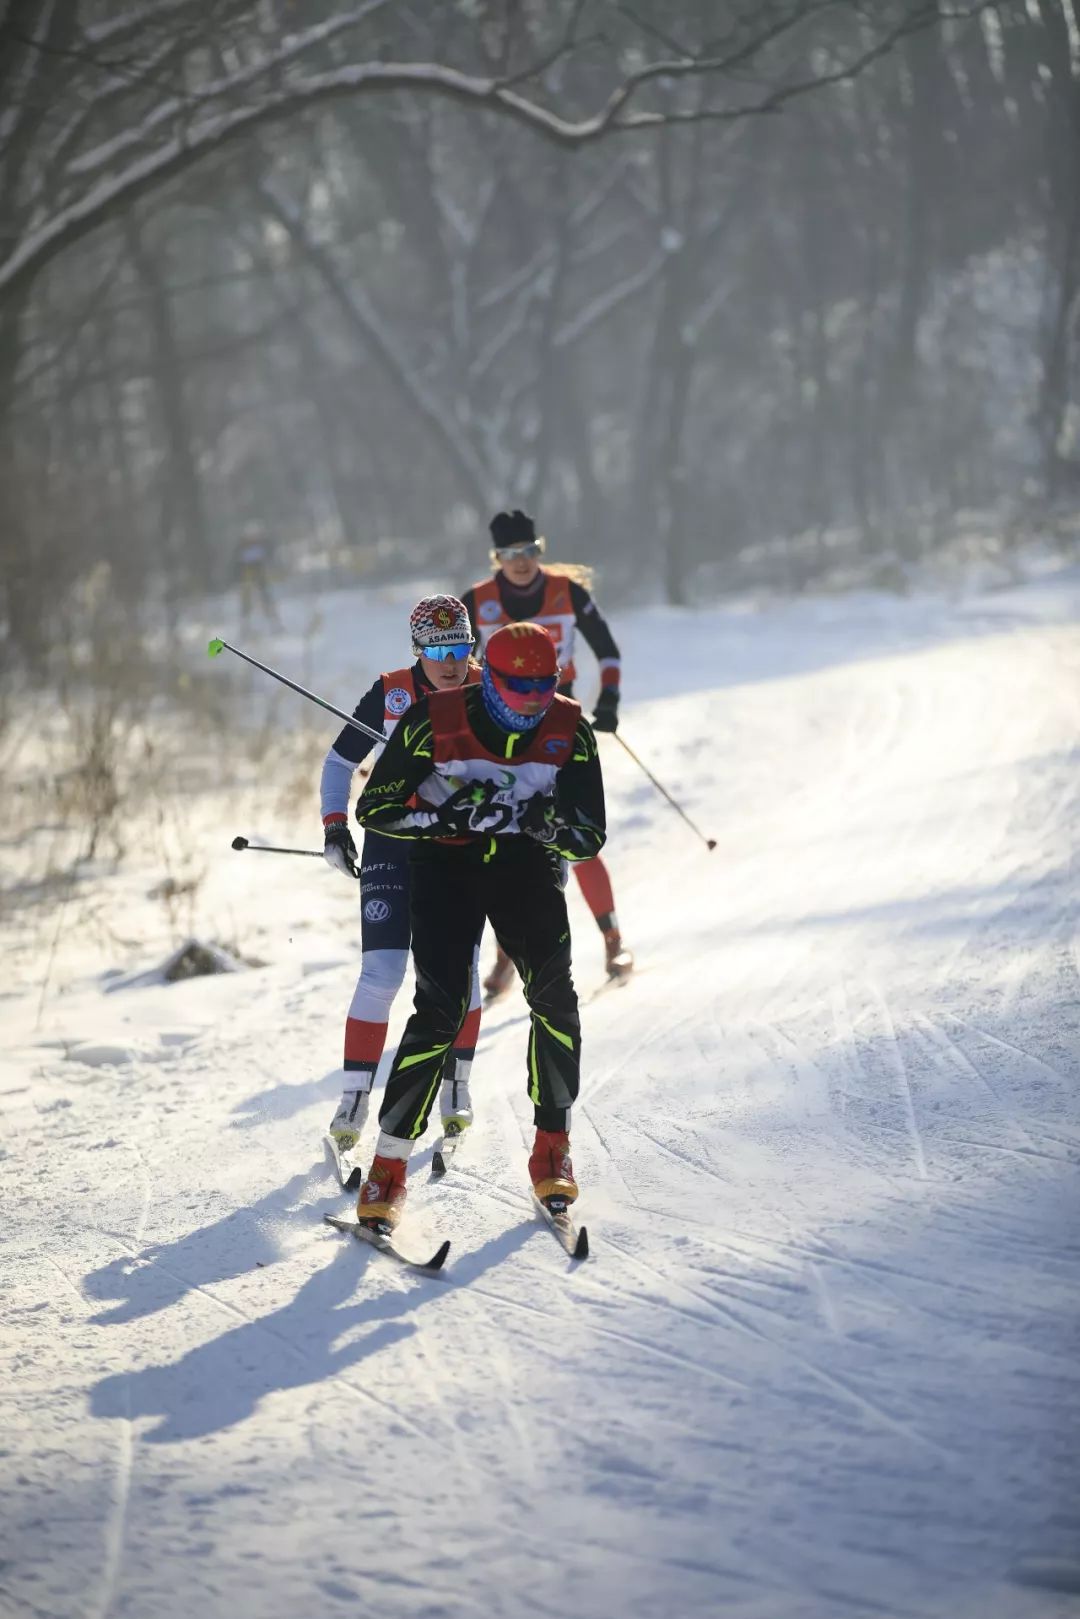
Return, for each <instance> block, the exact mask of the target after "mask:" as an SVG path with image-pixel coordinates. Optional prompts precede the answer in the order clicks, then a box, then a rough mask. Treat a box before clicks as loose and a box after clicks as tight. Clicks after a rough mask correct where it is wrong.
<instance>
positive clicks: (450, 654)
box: [420, 641, 472, 663]
mask: <svg viewBox="0 0 1080 1619" xmlns="http://www.w3.org/2000/svg"><path fill="white" fill-rule="evenodd" d="M471 652H472V642H471V641H460V642H458V643H457V644H456V645H454V646H422V647H421V648H420V656H421V657H422V658H434V660H435V662H436V663H445V662H446V660H447V658H452V659H453V660H454V662H455V663H464V661H465V659H466V658H467V657H468V656H469V655H470V653H471Z"/></svg>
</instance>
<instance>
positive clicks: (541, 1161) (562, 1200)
mask: <svg viewBox="0 0 1080 1619" xmlns="http://www.w3.org/2000/svg"><path fill="white" fill-rule="evenodd" d="M529 1179H530V1180H531V1181H532V1185H533V1191H534V1192H535V1193H536V1195H537V1197H538V1198H539V1199H540V1201H541V1203H546V1204H547V1206H548V1208H549V1209H550V1208H554V1207H555V1206H556V1205H559V1206H561V1207H562V1208H565V1207H566V1205H567V1204H568V1203H572V1202H573V1201H574V1199H575V1198H576V1197H577V1195H578V1188H577V1181H576V1180H575V1179H574V1166H573V1164H572V1163H571V1162H570V1137H569V1136H568V1135H567V1133H566V1131H565V1130H540V1129H538V1130H537V1132H536V1141H535V1143H534V1145H533V1150H532V1157H531V1158H530V1159H529Z"/></svg>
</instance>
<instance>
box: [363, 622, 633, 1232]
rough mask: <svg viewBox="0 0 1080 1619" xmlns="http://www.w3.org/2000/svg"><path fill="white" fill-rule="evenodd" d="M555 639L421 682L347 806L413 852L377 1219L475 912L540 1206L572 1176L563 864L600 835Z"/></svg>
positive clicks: (416, 1122)
mask: <svg viewBox="0 0 1080 1619" xmlns="http://www.w3.org/2000/svg"><path fill="white" fill-rule="evenodd" d="M558 679H559V670H558V663H557V660H556V656H555V644H554V642H553V641H552V639H551V636H550V635H549V634H548V633H547V631H546V630H544V629H542V628H541V627H540V626H539V625H538V624H529V623H525V624H512V625H508V626H505V627H504V628H503V629H501V630H499V631H498V632H497V633H496V634H495V635H493V636H491V638H490V639H489V641H488V644H487V649H486V653H485V660H484V666H483V675H482V679H481V682H480V684H479V685H478V686H476V685H471V686H467V687H464V688H462V689H459V690H456V691H442V692H435V693H432V694H431V695H430V696H429V697H426V698H423V699H421V700H419V701H418V702H417V703H416V704H415V705H414V706H413V707H412V708H411V709H410V711H409V713H408V715H407V716H406V718H405V719H404V721H403V722H402V724H401V725H399V726H398V728H397V729H396V730H395V732H394V734H393V736H392V737H391V738H390V740H389V742H388V743H387V745H386V749H385V751H384V752H383V755H382V757H381V759H380V760H379V762H378V764H377V765H376V766H375V769H374V771H373V772H372V775H371V780H370V781H369V783H368V785H367V788H366V790H365V791H364V792H363V793H362V794H361V797H360V799H359V802H358V803H357V806H356V815H357V819H358V820H359V821H360V822H361V824H362V825H363V826H364V827H365V829H366V830H367V834H368V836H370V834H371V831H373V830H374V831H377V832H379V833H381V834H383V835H385V836H386V837H387V838H388V839H394V838H400V839H406V840H409V843H410V845H411V848H412V851H413V853H412V870H411V897H412V947H413V961H414V964H415V968H416V999H415V1002H414V1007H415V1010H414V1012H413V1015H412V1017H411V1018H410V1019H409V1022H408V1024H407V1026H406V1028H405V1032H404V1034H403V1035H402V1038H401V1043H400V1045H399V1046H398V1050H397V1056H396V1057H395V1059H394V1064H393V1067H392V1069H391V1071H390V1076H389V1078H388V1079H387V1082H386V1091H385V1094H384V1097H383V1104H382V1108H381V1109H380V1112H379V1126H380V1133H379V1142H378V1147H377V1150H376V1156H375V1160H374V1162H373V1163H372V1166H371V1169H370V1170H369V1172H368V1178H367V1180H366V1181H365V1182H364V1185H363V1186H362V1187H361V1189H360V1196H359V1200H358V1202H357V1218H358V1219H359V1220H360V1222H361V1223H362V1224H365V1225H369V1226H372V1227H374V1228H376V1229H382V1230H385V1229H386V1228H388V1227H391V1226H393V1224H394V1223H395V1221H396V1220H397V1218H398V1216H399V1215H400V1212H401V1206H402V1204H403V1202H404V1200H405V1174H406V1164H407V1162H408V1159H409V1154H410V1153H411V1151H412V1148H413V1146H414V1144H415V1142H416V1140H417V1139H418V1137H419V1136H421V1135H423V1133H424V1130H425V1129H426V1127H427V1118H428V1113H429V1110H430V1108H431V1105H432V1102H433V1099H434V1097H435V1094H436V1092H437V1091H438V1089H439V1087H440V1085H445V1072H446V1068H447V1065H448V1063H449V1062H450V1060H451V1052H452V1050H453V1047H454V1042H455V1041H456V1040H458V1039H459V1038H460V1031H461V1029H462V1026H463V1023H464V1020H465V1018H466V1014H467V1008H468V1005H469V988H470V967H471V962H472V959H473V958H472V952H473V945H474V941H475V939H476V937H477V934H478V933H479V931H480V929H481V928H482V926H483V924H484V921H485V919H486V920H487V921H489V922H490V923H491V926H492V928H493V929H494V932H495V936H496V938H497V940H498V941H499V943H500V945H501V946H502V948H503V949H504V950H505V951H506V952H507V954H508V955H509V957H510V959H511V960H512V961H513V963H514V965H515V966H516V968H517V970H518V971H519V972H520V974H521V976H522V980H523V983H524V986H525V998H526V1000H527V1001H528V1003H529V1011H530V1014H531V1018H530V1021H531V1029H530V1034H529V1044H528V1061H527V1071H528V1092H529V1096H530V1098H531V1100H532V1104H533V1117H534V1122H535V1125H536V1139H535V1143H534V1146H533V1150H532V1155H531V1157H530V1159H529V1175H530V1178H531V1180H532V1182H533V1190H534V1192H535V1194H536V1197H537V1198H538V1200H539V1201H540V1202H541V1203H542V1204H543V1205H544V1206H545V1208H546V1209H547V1210H548V1211H549V1213H550V1214H553V1215H557V1216H560V1217H563V1216H565V1210H566V1208H567V1205H568V1204H569V1203H571V1202H572V1201H573V1199H574V1198H576V1197H577V1192H578V1188H577V1185H576V1183H575V1181H574V1172H573V1167H572V1164H571V1160H570V1136H569V1129H570V1110H571V1107H572V1105H573V1103H574V1100H575V1098H576V1096H577V1094H578V1078H579V1065H580V1055H581V1025H580V1020H579V1017H578V1004H577V996H576V994H575V992H574V985H573V980H572V978H571V975H570V930H569V926H568V923H567V916H566V899H565V896H564V894H563V885H564V882H565V862H567V861H580V860H591V859H594V858H595V856H596V855H597V854H598V852H599V850H600V849H601V847H602V846H603V842H604V785H603V778H602V776H601V771H600V760H599V757H598V755H597V750H596V738H595V737H594V735H593V732H592V728H591V726H590V725H589V723H588V721H587V720H585V719H584V718H583V716H582V713H581V709H580V707H579V705H578V704H577V703H575V702H574V701H573V700H572V699H570V698H568V697H560V696H557V695H556V692H555V688H556V685H557V683H558Z"/></svg>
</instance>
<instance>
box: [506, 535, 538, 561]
mask: <svg viewBox="0 0 1080 1619" xmlns="http://www.w3.org/2000/svg"><path fill="white" fill-rule="evenodd" d="M543 550H544V547H543V546H542V545H541V544H540V542H539V540H529V541H528V542H527V544H525V545H497V546H496V547H495V555H496V556H497V557H498V559H499V561H500V562H509V561H511V560H512V559H513V558H514V557H538V556H540V555H541V554H542V553H543Z"/></svg>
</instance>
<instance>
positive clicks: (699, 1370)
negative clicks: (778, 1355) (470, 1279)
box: [470, 1265, 749, 1393]
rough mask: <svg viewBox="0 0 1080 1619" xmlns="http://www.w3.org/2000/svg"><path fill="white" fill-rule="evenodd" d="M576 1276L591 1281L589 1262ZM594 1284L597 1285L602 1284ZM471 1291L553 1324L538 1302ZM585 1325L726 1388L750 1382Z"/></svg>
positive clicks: (643, 1341)
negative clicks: (589, 1278)
mask: <svg viewBox="0 0 1080 1619" xmlns="http://www.w3.org/2000/svg"><path fill="white" fill-rule="evenodd" d="M575 1280H576V1281H577V1282H578V1284H579V1285H582V1284H584V1285H590V1284H589V1281H588V1273H587V1265H586V1266H582V1267H581V1269H580V1270H578V1271H577V1273H576V1276H575ZM591 1285H593V1286H594V1287H595V1286H598V1285H599V1284H591ZM470 1291H471V1292H474V1293H478V1294H479V1295H480V1296H481V1297H482V1298H488V1299H491V1300H492V1301H493V1302H494V1303H495V1304H501V1305H503V1306H504V1308H506V1309H511V1310H521V1311H524V1312H525V1313H527V1314H528V1315H530V1316H538V1317H539V1318H540V1320H541V1321H543V1322H544V1323H545V1324H546V1326H548V1327H549V1328H550V1326H551V1316H550V1314H549V1313H548V1311H547V1310H542V1309H540V1308H539V1307H538V1306H537V1305H533V1304H525V1303H523V1302H522V1300H521V1299H510V1298H507V1297H505V1295H503V1294H501V1293H495V1292H492V1291H491V1289H490V1288H486V1287H478V1286H477V1285H476V1283H472V1284H470ZM624 1296H625V1295H624ZM564 1314H565V1312H564ZM575 1321H580V1318H579V1317H575ZM584 1325H585V1330H586V1331H587V1332H592V1333H595V1334H596V1335H597V1336H598V1337H601V1338H612V1339H614V1340H615V1342H616V1343H622V1344H628V1345H629V1346H630V1347H631V1348H632V1349H637V1350H640V1351H643V1352H644V1353H645V1354H646V1355H651V1356H653V1358H654V1359H656V1360H665V1361H670V1362H671V1363H672V1364H673V1365H675V1366H678V1367H680V1368H681V1369H682V1370H683V1371H687V1370H689V1371H692V1372H693V1373H694V1375H695V1376H697V1377H704V1378H706V1379H707V1380H708V1381H709V1382H712V1383H719V1384H721V1385H722V1386H723V1387H724V1388H729V1389H731V1388H735V1389H741V1390H742V1391H743V1392H744V1393H745V1392H747V1391H748V1388H749V1385H748V1384H746V1383H744V1382H742V1380H741V1379H739V1378H737V1377H731V1376H729V1375H728V1374H727V1373H726V1372H718V1371H715V1370H714V1369H713V1368H712V1367H709V1366H704V1365H703V1364H702V1363H701V1362H700V1361H696V1360H693V1359H692V1358H690V1357H689V1356H686V1355H677V1354H675V1352H674V1351H673V1350H670V1349H662V1348H661V1347H660V1345H659V1344H653V1343H649V1341H648V1339H645V1338H638V1337H635V1336H634V1334H633V1333H627V1332H619V1331H618V1330H617V1329H616V1328H615V1327H604V1326H600V1325H599V1323H598V1322H595V1321H586V1322H585V1323H584Z"/></svg>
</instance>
